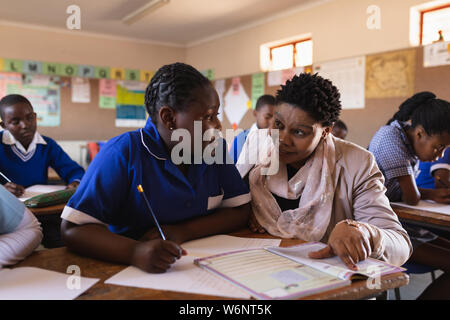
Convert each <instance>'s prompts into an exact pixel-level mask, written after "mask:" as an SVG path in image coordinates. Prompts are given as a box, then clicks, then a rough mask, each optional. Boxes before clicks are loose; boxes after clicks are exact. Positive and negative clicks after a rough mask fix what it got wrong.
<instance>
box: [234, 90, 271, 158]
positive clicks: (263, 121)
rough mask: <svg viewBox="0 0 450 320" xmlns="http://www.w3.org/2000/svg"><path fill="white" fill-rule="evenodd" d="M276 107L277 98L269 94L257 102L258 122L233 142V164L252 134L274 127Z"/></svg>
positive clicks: (255, 111)
mask: <svg viewBox="0 0 450 320" xmlns="http://www.w3.org/2000/svg"><path fill="white" fill-rule="evenodd" d="M274 106H275V97H274V96H271V95H269V94H266V95H263V96H261V97H259V98H258V100H257V101H256V106H255V110H253V115H254V116H255V118H256V122H255V123H254V124H253V125H252V126H251V127H250V129H247V130H244V131H242V132H241V133H239V134H238V135H237V136H236V137H235V138H234V140H233V144H232V145H231V149H230V156H231V159H233V162H234V163H236V162H237V159H238V158H239V155H240V154H241V150H242V146H243V145H244V143H245V140H246V139H247V136H248V134H249V133H250V132H252V131H254V130H257V129H266V128H270V127H271V126H272V122H273V108H274Z"/></svg>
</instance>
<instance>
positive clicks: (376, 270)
mask: <svg viewBox="0 0 450 320" xmlns="http://www.w3.org/2000/svg"><path fill="white" fill-rule="evenodd" d="M324 247H326V244H324V243H320V242H310V243H305V244H300V245H297V246H292V247H287V248H277V247H274V248H267V250H268V251H270V252H273V253H276V254H279V255H282V256H284V257H286V258H289V259H292V260H294V261H298V262H300V263H303V264H306V265H309V266H310V267H313V268H315V269H317V270H321V271H323V272H326V273H328V274H330V275H333V276H335V277H338V278H340V279H350V278H351V276H352V275H354V274H360V275H363V276H365V277H373V276H375V275H385V274H388V273H392V272H397V271H402V270H404V269H402V268H398V267H396V266H392V265H390V264H387V263H385V262H383V261H379V260H375V259H371V258H368V259H366V260H364V261H360V262H358V263H357V264H356V266H357V267H358V270H357V271H353V270H351V269H348V268H347V266H346V265H345V264H344V263H343V262H342V261H341V259H340V258H339V257H337V256H335V257H331V258H325V259H311V258H309V257H308V253H309V252H312V251H318V250H320V249H322V248H324Z"/></svg>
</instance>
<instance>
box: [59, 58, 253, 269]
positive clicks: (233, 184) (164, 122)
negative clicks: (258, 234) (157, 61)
mask: <svg viewBox="0 0 450 320" xmlns="http://www.w3.org/2000/svg"><path fill="white" fill-rule="evenodd" d="M145 106H146V109H147V112H148V113H149V115H150V117H149V118H148V120H147V124H146V125H145V127H144V128H143V129H140V130H136V131H133V132H127V133H124V134H122V135H120V136H118V137H115V138H113V139H110V140H109V141H108V142H107V143H106V144H105V145H104V146H103V147H102V149H100V152H99V153H98V154H97V156H96V157H95V158H94V160H93V161H92V163H91V164H90V166H89V168H88V169H87V171H86V175H85V176H84V177H83V179H82V180H81V183H80V186H79V187H78V188H77V191H76V192H75V194H74V195H73V196H72V198H71V199H70V201H69V202H68V204H67V206H66V207H65V209H64V211H63V213H62V218H63V222H62V224H61V233H62V236H63V239H64V240H65V243H66V245H67V247H68V248H69V249H71V250H74V251H77V252H79V253H81V254H84V255H88V256H91V257H94V258H99V259H104V260H108V261H112V262H118V263H123V264H127V265H134V266H136V267H138V268H140V269H142V270H144V271H148V272H164V271H165V270H167V269H168V268H170V265H171V264H173V263H175V261H176V260H177V259H179V258H180V257H181V256H182V255H184V254H186V252H185V251H184V250H183V249H182V247H181V246H180V245H181V244H182V243H183V242H185V241H188V240H192V239H196V238H200V237H205V236H209V235H214V234H220V233H229V232H232V231H235V230H238V229H240V228H243V227H245V226H246V224H247V221H248V217H249V213H250V204H249V202H250V193H249V191H248V189H247V187H246V186H245V183H244V182H243V181H242V179H241V177H240V175H239V172H238V171H237V170H236V167H235V166H234V164H233V163H232V161H231V159H229V158H228V159H229V161H226V159H222V160H221V161H216V162H214V163H211V164H207V162H206V159H205V156H204V155H205V153H207V152H208V150H211V144H213V143H210V141H203V139H202V137H203V135H204V134H205V135H206V133H207V132H210V131H211V130H212V131H214V130H215V131H217V132H218V130H220V129H221V124H220V121H219V120H218V119H217V115H218V110H219V97H218V95H217V92H216V90H215V89H214V87H213V86H212V84H211V82H210V81H209V80H208V79H207V78H206V77H205V76H204V75H202V74H201V73H200V72H199V71H198V70H196V69H194V68H193V67H191V66H189V65H186V64H183V63H174V64H171V65H165V66H163V67H161V68H160V69H159V70H158V71H157V72H156V74H155V75H154V77H153V78H152V80H151V81H150V84H149V85H148V87H147V90H146V93H145ZM180 136H184V137H183V139H182V141H181V142H180V140H179V138H180ZM196 136H200V140H198V139H197V140H196V138H195V137H196ZM192 137H193V138H194V139H191V138H192ZM185 139H186V140H185ZM220 141H221V142H222V143H219V145H222V147H223V148H222V149H220V150H221V154H222V156H225V157H226V156H227V155H228V153H227V152H226V146H225V143H224V140H223V139H222V140H220ZM179 144H184V145H185V146H187V148H186V149H183V150H182V152H183V155H182V159H180V158H179V155H180V154H181V151H180V149H179ZM188 149H190V150H191V151H189V150H188ZM198 149H199V150H198ZM177 150H178V151H177ZM192 150H194V152H192ZM215 150H216V151H217V150H218V149H217V148H215ZM211 154H212V152H211ZM202 155H203V156H202ZM216 155H217V152H216ZM192 158H194V160H193V159H192ZM198 158H200V159H198ZM208 162H209V161H208ZM140 185H141V187H142V189H141V187H140ZM138 187H139V191H138ZM140 192H143V193H142V194H140ZM144 196H145V197H146V198H144ZM146 199H147V200H148V202H147V200H146ZM147 203H148V205H147ZM152 212H153V213H154V215H155V217H156V221H158V222H159V224H160V225H161V230H162V234H163V235H164V236H165V238H166V240H163V239H161V238H163V236H162V235H161V237H160V234H159V233H158V229H159V228H157V226H158V224H157V223H156V222H155V219H153V214H152Z"/></svg>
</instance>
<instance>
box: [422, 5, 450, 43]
mask: <svg viewBox="0 0 450 320" xmlns="http://www.w3.org/2000/svg"><path fill="white" fill-rule="evenodd" d="M449 21H450V3H449V4H447V5H444V6H440V7H436V8H432V9H428V10H423V11H421V12H420V44H422V45H426V44H430V43H433V42H434V41H437V40H439V33H441V34H442V37H443V39H444V40H445V41H448V40H450V23H449Z"/></svg>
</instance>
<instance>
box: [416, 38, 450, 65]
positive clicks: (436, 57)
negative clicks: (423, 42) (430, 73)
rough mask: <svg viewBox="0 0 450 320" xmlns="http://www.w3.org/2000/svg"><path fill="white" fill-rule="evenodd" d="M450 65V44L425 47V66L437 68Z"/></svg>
mask: <svg viewBox="0 0 450 320" xmlns="http://www.w3.org/2000/svg"><path fill="white" fill-rule="evenodd" d="M449 64H450V42H449V41H447V42H444V41H443V42H436V43H433V44H429V45H427V46H424V47H423V66H424V67H425V68H428V67H437V66H445V65H449Z"/></svg>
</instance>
